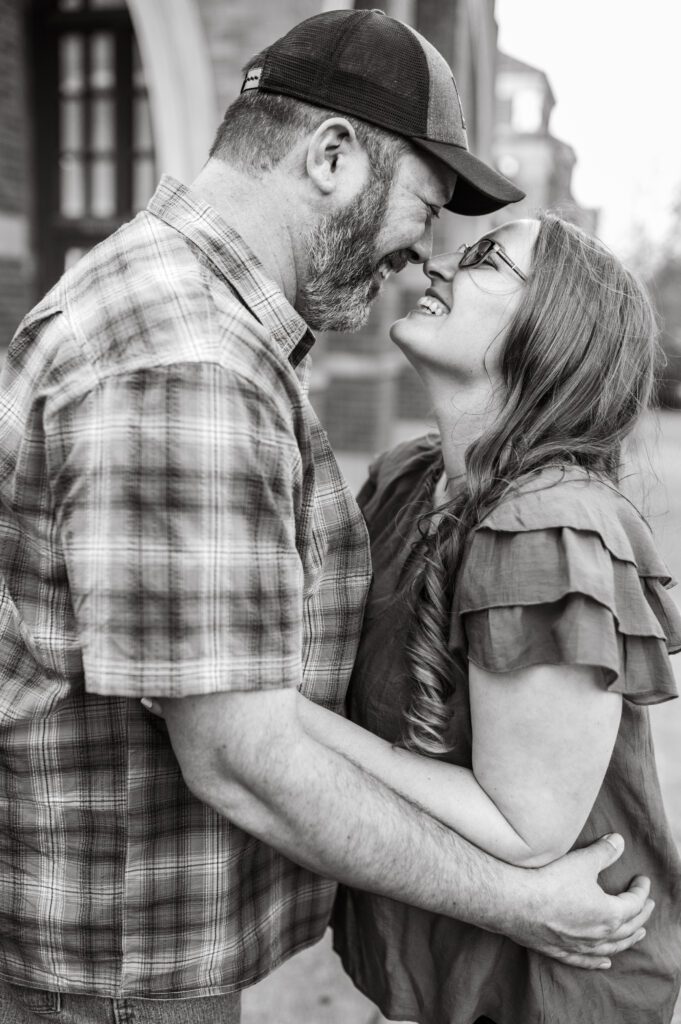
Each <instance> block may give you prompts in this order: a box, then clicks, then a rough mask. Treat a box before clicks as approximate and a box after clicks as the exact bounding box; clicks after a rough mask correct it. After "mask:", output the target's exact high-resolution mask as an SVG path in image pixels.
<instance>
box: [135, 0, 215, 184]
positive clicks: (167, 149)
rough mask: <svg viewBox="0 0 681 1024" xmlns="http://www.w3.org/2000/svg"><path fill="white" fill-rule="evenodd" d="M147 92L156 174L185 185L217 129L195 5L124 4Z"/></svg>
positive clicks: (170, 0)
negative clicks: (173, 177) (172, 178)
mask: <svg viewBox="0 0 681 1024" xmlns="http://www.w3.org/2000/svg"><path fill="white" fill-rule="evenodd" d="M127 3H128V8H129V10H130V17H131V18H132V22H133V25H134V28H135V34H136V36H137V42H138V45H139V48H140V53H141V55H142V62H143V64H144V69H145V75H146V79H147V84H148V89H149V99H150V103H151V115H152V124H153V131H154V143H155V147H156V159H157V165H158V169H159V171H161V172H166V173H168V174H172V175H174V176H175V177H176V178H179V179H180V180H181V181H183V182H185V183H187V184H188V183H189V182H190V181H191V180H192V178H194V177H195V175H196V174H197V172H198V171H199V170H200V168H201V166H202V164H203V163H204V161H205V160H206V157H207V156H208V149H209V147H210V144H211V142H212V139H213V136H214V134H215V130H216V128H217V126H218V123H219V120H220V115H219V112H218V103H217V95H216V90H215V81H214V78H213V69H212V65H211V60H210V54H209V51H208V46H207V44H206V39H205V35H204V31H203V26H202V24H201V19H200V15H199V11H198V9H197V5H196V2H195V0H163V3H159V0H127Z"/></svg>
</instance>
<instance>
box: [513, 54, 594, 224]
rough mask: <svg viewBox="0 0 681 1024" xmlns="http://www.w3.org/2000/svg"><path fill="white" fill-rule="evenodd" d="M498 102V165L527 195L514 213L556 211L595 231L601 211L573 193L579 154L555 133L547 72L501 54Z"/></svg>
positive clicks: (515, 208)
mask: <svg viewBox="0 0 681 1024" xmlns="http://www.w3.org/2000/svg"><path fill="white" fill-rule="evenodd" d="M496 101H497V103H496V126H495V138H494V156H495V162H496V165H497V167H498V168H499V170H500V171H501V172H502V174H505V175H506V176H507V177H509V178H511V179H512V180H513V181H514V182H515V183H516V184H517V185H518V186H519V188H521V189H522V190H523V191H524V192H525V193H527V198H526V199H524V200H523V201H522V202H521V203H518V204H517V205H516V206H515V207H514V214H517V215H519V216H521V217H522V216H532V215H534V214H535V213H536V211H537V210H541V209H554V210H557V211H560V213H561V214H562V215H563V216H565V217H566V218H567V219H568V220H572V221H573V222H574V223H575V224H578V225H579V226H580V227H583V228H584V229H585V230H586V231H590V232H593V231H595V230H596V225H597V220H598V214H597V211H596V210H592V209H588V208H586V207H584V206H580V204H579V203H578V202H577V201H576V199H575V198H574V196H573V194H572V173H573V171H574V168H575V164H576V162H577V157H576V155H575V151H574V149H573V148H572V146H570V145H568V143H567V142H563V141H562V140H561V139H558V138H556V136H555V135H553V134H552V132H551V128H550V121H551V113H552V111H553V108H554V107H555V105H556V99H555V96H554V95H553V90H552V89H551V84H550V82H549V79H548V77H547V76H546V74H545V72H544V71H541V70H540V69H539V68H535V67H532V65H530V64H524V63H523V62H522V61H520V60H516V58H515V57H509V56H508V55H507V54H505V53H499V54H498V55H497V75H496Z"/></svg>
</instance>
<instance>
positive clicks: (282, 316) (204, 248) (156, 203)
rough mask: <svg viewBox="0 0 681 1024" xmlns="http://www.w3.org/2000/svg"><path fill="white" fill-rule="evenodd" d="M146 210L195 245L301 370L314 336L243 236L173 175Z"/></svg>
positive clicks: (166, 178) (168, 177) (293, 364)
mask: <svg viewBox="0 0 681 1024" xmlns="http://www.w3.org/2000/svg"><path fill="white" fill-rule="evenodd" d="M147 210H148V212H149V213H151V214H153V215H154V216H155V217H158V218H159V220H162V221H163V222H164V223H165V224H168V225H169V226H170V227H172V228H175V230H176V231H179V232H180V233H181V234H183V235H184V236H185V237H186V238H188V239H189V240H190V241H191V242H193V244H194V245H195V246H196V247H197V248H198V249H199V250H200V251H201V252H202V253H203V255H204V256H205V257H206V259H207V260H208V261H209V262H210V264H211V265H212V267H213V269H214V270H215V271H216V272H217V273H218V274H219V275H220V276H221V277H224V278H225V279H226V280H227V281H228V282H229V284H230V285H231V286H232V288H233V289H234V290H235V291H236V292H237V294H238V295H239V297H240V298H241V300H242V301H243V303H244V305H245V306H246V307H247V308H248V309H249V310H250V311H251V312H252V313H253V315H254V316H255V317H256V319H257V320H258V321H259V322H260V323H261V324H262V325H263V327H265V328H267V330H268V331H269V332H270V334H271V335H272V337H273V338H274V339H275V341H276V342H277V343H278V344H279V345H280V346H281V348H282V349H283V351H284V354H285V356H286V358H287V359H288V360H289V362H290V363H291V365H292V366H293V367H298V365H299V364H300V363H302V362H303V360H304V359H305V357H306V356H307V354H308V352H309V351H310V349H311V348H312V346H313V345H314V342H315V338H314V335H313V334H312V331H311V330H310V328H309V327H308V326H307V324H306V323H305V321H304V320H303V318H302V317H301V316H300V315H299V314H298V313H297V312H296V311H295V309H294V308H293V306H292V305H291V303H290V302H289V301H288V300H287V299H286V297H285V295H284V294H283V292H282V291H281V289H280V288H278V287H277V285H275V284H274V282H273V281H272V280H271V279H270V278H269V277H268V276H267V275H266V273H265V271H264V269H263V266H262V264H261V262H260V260H259V259H258V257H257V256H256V255H255V253H254V252H253V250H252V249H250V248H249V247H248V246H247V245H246V243H245V242H244V240H243V238H242V237H241V235H239V234H238V233H237V232H236V231H234V229H233V228H231V227H229V225H228V224H227V223H226V222H225V221H224V220H223V219H222V217H221V216H220V214H219V213H217V211H216V210H214V209H213V208H212V207H211V206H209V205H208V204H207V203H204V202H203V200H202V199H200V198H199V197H198V196H197V195H196V194H195V193H193V192H192V191H191V190H190V189H188V188H187V187H186V186H185V185H182V184H181V183H180V182H179V181H176V180H175V178H172V177H171V176H170V175H169V174H164V175H163V177H162V178H161V181H160V182H159V185H158V188H157V189H156V191H155V192H154V194H153V196H152V197H151V199H150V200H149V204H148V206H147ZM306 363H307V360H306ZM301 369H302V367H301ZM306 375H307V374H306Z"/></svg>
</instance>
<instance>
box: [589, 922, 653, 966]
mask: <svg viewBox="0 0 681 1024" xmlns="http://www.w3.org/2000/svg"><path fill="white" fill-rule="evenodd" d="M645 934H646V930H645V928H639V929H638V930H637V931H636V932H634V934H633V935H629V936H627V938H625V939H619V941H617V942H614V941H612V942H599V944H598V945H597V946H594V948H593V950H592V953H593V955H594V956H596V957H600V958H601V959H607V958H609V957H611V956H615V955H616V954H617V953H621V952H622V951H623V950H625V949H629V948H630V947H631V946H633V945H635V944H636V943H637V942H640V941H641V939H642V938H643V937H644V936H645Z"/></svg>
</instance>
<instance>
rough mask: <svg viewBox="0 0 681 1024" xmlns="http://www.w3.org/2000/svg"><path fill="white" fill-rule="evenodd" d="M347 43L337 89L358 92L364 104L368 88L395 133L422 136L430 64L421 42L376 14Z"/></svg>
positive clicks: (339, 63)
mask: <svg viewBox="0 0 681 1024" xmlns="http://www.w3.org/2000/svg"><path fill="white" fill-rule="evenodd" d="M343 42H344V45H343V46H342V48H341V51H340V53H339V54H338V55H337V58H336V61H335V68H336V73H335V74H334V79H335V81H336V82H337V84H338V85H339V86H341V84H342V86H343V88H344V89H347V88H348V87H350V88H353V87H354V89H355V90H356V93H357V97H358V99H360V100H361V99H364V94H365V93H366V92H367V88H368V89H369V90H370V95H371V97H374V96H375V98H376V101H377V102H380V106H381V108H382V111H383V112H384V113H385V114H386V115H388V116H389V117H390V119H391V120H393V118H394V122H393V123H394V124H396V125H398V127H397V128H396V130H397V131H399V132H401V133H402V134H405V135H412V134H413V135H422V134H424V133H425V131H426V127H427V123H428V64H427V61H426V59H425V57H424V55H423V51H422V49H421V47H420V45H419V41H418V39H416V38H414V36H413V35H412V34H411V33H410V32H409V30H408V29H407V28H405V26H404V25H402V24H401V23H400V22H399V21H394V20H393V19H392V18H386V17H383V16H382V15H373V14H372V15H370V20H369V19H367V21H366V22H365V23H364V24H363V25H362V26H361V29H360V28H357V29H355V31H354V32H352V33H351V34H350V35H348V37H347V38H346V39H345V40H344V41H343ZM351 83H352V84H351ZM368 83H371V85H368ZM369 105H370V101H369Z"/></svg>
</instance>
